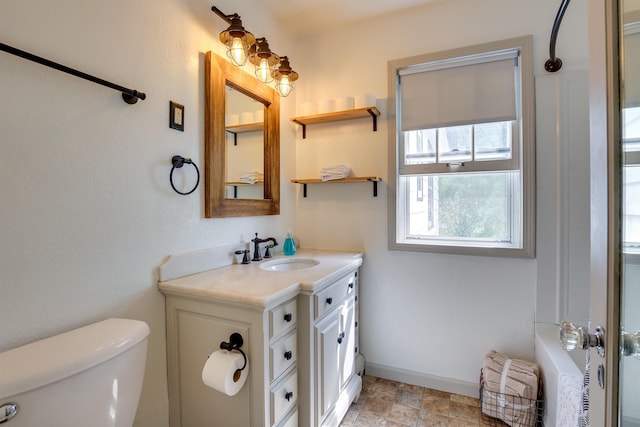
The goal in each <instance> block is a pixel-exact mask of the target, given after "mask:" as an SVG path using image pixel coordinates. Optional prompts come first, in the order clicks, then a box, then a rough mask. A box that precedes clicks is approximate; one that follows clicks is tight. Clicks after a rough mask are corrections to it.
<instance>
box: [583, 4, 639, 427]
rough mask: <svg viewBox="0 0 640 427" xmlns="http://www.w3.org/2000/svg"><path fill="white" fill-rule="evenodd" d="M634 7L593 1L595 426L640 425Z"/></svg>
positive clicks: (592, 393)
mask: <svg viewBox="0 0 640 427" xmlns="http://www.w3.org/2000/svg"><path fill="white" fill-rule="evenodd" d="M637 4H638V2H637V1H634V0H590V1H589V37H590V39H589V45H590V48H589V52H590V64H589V72H590V78H589V84H590V91H589V94H590V127H591V130H590V132H591V135H590V154H591V183H590V186H591V295H590V297H591V310H590V317H591V324H590V325H589V329H590V332H591V333H592V334H593V333H595V331H596V327H597V326H603V327H604V335H605V342H604V347H605V348H604V350H605V351H604V355H603V354H602V352H601V351H598V350H596V349H595V348H591V350H590V359H591V362H590V387H589V394H590V396H589V397H590V398H589V418H590V425H591V426H606V427H613V426H622V427H632V426H634V427H635V426H640V404H639V403H640V381H638V379H639V377H640V360H638V354H640V334H635V333H636V332H637V331H639V330H640V314H639V313H638V311H637V310H633V307H632V302H634V301H639V298H640V295H639V293H638V288H639V287H640V215H639V214H640V173H639V172H637V171H640V90H639V91H638V94H637V98H636V94H635V93H634V90H633V87H634V85H635V84H638V88H640V43H638V49H637V50H638V51H637V52H634V50H633V49H631V47H632V46H633V45H634V44H635V43H636V42H635V41H634V40H631V37H633V36H630V35H629V34H630V33H635V31H636V30H634V29H632V30H629V28H632V27H634V26H635V25H636V24H634V23H636V22H637V23H640V5H637ZM634 5H635V6H634ZM633 9H636V10H633ZM625 26H626V27H627V31H626V32H627V35H626V36H625ZM638 27H640V24H638ZM638 33H639V36H638V37H639V38H638V41H639V42H640V31H638ZM636 60H637V61H638V62H635V61H636ZM619 64H622V66H619ZM635 64H638V66H636V65H635ZM625 65H626V66H625ZM630 67H631V68H630ZM625 68H626V72H625ZM634 80H638V81H637V83H634ZM621 82H622V83H621ZM621 88H623V89H622V90H621ZM636 184H637V185H636ZM634 353H635V355H636V357H633V355H634ZM621 354H622V355H621Z"/></svg>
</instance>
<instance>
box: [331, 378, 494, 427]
mask: <svg viewBox="0 0 640 427" xmlns="http://www.w3.org/2000/svg"><path fill="white" fill-rule="evenodd" d="M494 423H495V424H494ZM493 425H501V426H506V424H503V423H501V422H499V421H497V420H494V419H491V418H487V417H486V416H482V413H481V411H480V401H479V399H477V398H473V397H467V396H460V395H457V394H452V393H447V392H444V391H439V390H433V389H430V388H425V387H420V386H414V385H409V384H403V383H398V382H395V381H389V380H385V379H382V378H375V377H371V376H366V375H365V377H364V378H363V381H362V393H361V395H360V399H359V400H358V402H357V403H354V404H352V405H351V407H350V408H349V412H347V414H346V415H345V417H344V419H343V420H342V423H341V424H340V427H379V426H383V427H480V426H493Z"/></svg>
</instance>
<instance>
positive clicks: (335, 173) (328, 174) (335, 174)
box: [320, 165, 351, 181]
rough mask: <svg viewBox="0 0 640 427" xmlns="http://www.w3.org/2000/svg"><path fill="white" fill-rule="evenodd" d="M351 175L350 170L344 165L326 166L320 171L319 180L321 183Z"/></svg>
mask: <svg viewBox="0 0 640 427" xmlns="http://www.w3.org/2000/svg"><path fill="white" fill-rule="evenodd" d="M350 174H351V169H350V168H349V167H348V166H346V165H335V166H326V167H324V168H322V170H321V171H320V179H321V180H322V181H331V180H332V179H343V178H346V177H348V176H349V175H350Z"/></svg>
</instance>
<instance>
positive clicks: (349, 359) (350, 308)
mask: <svg viewBox="0 0 640 427" xmlns="http://www.w3.org/2000/svg"><path fill="white" fill-rule="evenodd" d="M340 312H341V313H340V335H339V338H338V354H339V356H338V366H339V370H340V371H339V372H340V386H339V388H340V390H342V388H343V387H344V385H345V384H346V382H347V380H348V379H349V378H351V375H353V372H354V370H355V359H356V358H355V355H356V353H355V348H356V328H355V298H349V299H348V300H347V301H345V303H344V304H343V305H342V306H341V307H340Z"/></svg>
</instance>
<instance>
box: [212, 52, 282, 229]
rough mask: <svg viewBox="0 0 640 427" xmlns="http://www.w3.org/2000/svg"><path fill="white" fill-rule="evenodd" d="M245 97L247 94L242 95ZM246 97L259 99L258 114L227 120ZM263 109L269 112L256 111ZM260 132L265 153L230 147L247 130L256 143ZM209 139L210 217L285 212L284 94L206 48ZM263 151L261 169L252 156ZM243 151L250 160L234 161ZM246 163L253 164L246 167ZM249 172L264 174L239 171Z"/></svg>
mask: <svg viewBox="0 0 640 427" xmlns="http://www.w3.org/2000/svg"><path fill="white" fill-rule="evenodd" d="M231 97H233V100H231ZM243 97H245V98H246V99H245V100H240V101H238V98H243ZM246 100H249V102H250V103H252V104H253V105H254V106H253V107H250V108H252V109H253V111H251V112H252V113H253V114H254V120H249V123H237V124H236V123H235V122H233V123H231V122H229V123H228V118H229V116H231V114H229V111H230V108H236V107H234V106H237V105H247V101H246ZM245 109H246V107H245ZM260 111H262V112H263V116H264V117H263V118H262V117H255V116H259V112H260ZM238 114H241V113H238ZM259 119H263V120H262V122H260V121H259ZM260 132H262V134H261V135H262V145H261V147H260V144H257V146H258V147H260V148H257V150H260V149H262V153H256V152H254V153H253V154H252V153H250V152H248V151H244V153H245V154H240V155H238V154H237V153H232V152H231V150H232V149H233V147H234V146H238V145H240V144H242V138H243V136H244V135H245V133H246V134H247V135H249V134H252V135H250V136H248V137H247V138H250V139H252V140H253V142H251V143H249V144H252V145H254V146H256V144H255V140H256V138H257V139H260ZM204 139H205V143H204V153H205V173H204V183H205V197H204V199H205V217H206V218H223V217H236V216H261V215H278V214H280V97H279V96H278V94H277V93H276V91H275V90H273V89H272V88H271V87H269V86H267V85H266V84H263V83H261V82H260V81H258V80H257V79H256V78H255V77H253V76H252V75H250V74H248V73H246V72H244V71H243V70H241V69H239V68H237V67H235V66H234V65H232V64H231V63H230V62H229V61H227V60H226V59H224V58H222V57H220V56H218V55H216V54H214V53H212V52H207V53H206V54H205V126H204ZM230 141H233V142H230ZM249 144H248V145H249ZM243 148H244V149H246V148H247V147H243ZM238 151H239V152H242V151H241V150H238ZM260 154H261V155H262V162H261V163H262V171H260V170H257V169H258V167H256V160H255V158H254V159H253V160H252V159H250V158H249V157H257V158H259V157H260ZM243 157H244V158H245V159H246V164H245V165H238V164H235V163H233V164H232V163H231V162H237V161H238V159H241V158H243ZM258 163H259V161H258ZM243 167H244V169H249V170H247V171H243ZM239 171H242V172H239ZM246 172H252V173H253V172H256V173H257V174H262V175H261V176H260V178H263V179H257V180H256V182H248V181H247V180H246V179H243V180H241V179H240V176H239V174H240V173H243V174H244V173H246ZM245 186H249V187H251V189H250V191H247V192H244V190H245V189H244V187H245ZM260 190H262V191H260ZM242 192H244V193H242ZM239 193H240V194H239Z"/></svg>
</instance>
